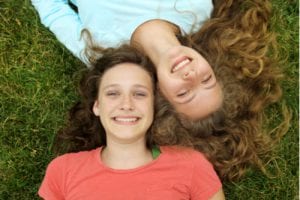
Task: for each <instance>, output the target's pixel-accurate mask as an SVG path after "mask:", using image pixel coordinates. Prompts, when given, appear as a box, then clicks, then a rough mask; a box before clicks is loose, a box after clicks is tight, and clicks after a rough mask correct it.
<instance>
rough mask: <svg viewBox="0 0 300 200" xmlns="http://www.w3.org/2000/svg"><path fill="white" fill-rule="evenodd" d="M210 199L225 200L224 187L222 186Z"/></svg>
mask: <svg viewBox="0 0 300 200" xmlns="http://www.w3.org/2000/svg"><path fill="white" fill-rule="evenodd" d="M209 200H225V195H224V192H223V189H222V188H221V189H220V190H219V191H218V192H217V193H216V194H214V196H212V197H211V198H210V199H209Z"/></svg>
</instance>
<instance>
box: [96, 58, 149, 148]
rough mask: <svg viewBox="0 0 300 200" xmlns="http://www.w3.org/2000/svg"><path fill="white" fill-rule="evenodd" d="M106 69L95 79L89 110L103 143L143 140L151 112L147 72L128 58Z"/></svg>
mask: <svg viewBox="0 0 300 200" xmlns="http://www.w3.org/2000/svg"><path fill="white" fill-rule="evenodd" d="M104 68H105V66H104ZM106 68H107V69H106V70H104V72H103V73H102V75H101V76H100V77H99V81H97V82H98V95H97V99H96V100H95V103H94V105H93V112H94V114H95V115H96V116H98V117H99V118H100V121H101V124H102V126H103V128H104V130H105V133H106V140H107V143H109V142H111V141H113V142H114V143H132V142H136V141H143V140H145V138H146V137H145V135H146V132H147V131H148V129H149V127H150V126H151V124H152V122H153V114H154V112H153V111H154V91H153V88H154V85H153V81H152V77H151V75H150V74H149V72H148V71H146V70H145V69H143V66H140V65H139V64H135V63H132V61H129V62H124V63H120V64H116V65H113V66H110V67H106Z"/></svg>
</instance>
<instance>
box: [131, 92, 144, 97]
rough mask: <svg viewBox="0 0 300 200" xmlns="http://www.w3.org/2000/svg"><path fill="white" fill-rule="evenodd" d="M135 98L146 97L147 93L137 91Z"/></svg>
mask: <svg viewBox="0 0 300 200" xmlns="http://www.w3.org/2000/svg"><path fill="white" fill-rule="evenodd" d="M133 96H135V97H146V96H147V93H146V92H143V91H137V92H134V93H133Z"/></svg>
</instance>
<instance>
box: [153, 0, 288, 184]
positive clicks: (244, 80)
mask: <svg viewBox="0 0 300 200" xmlns="http://www.w3.org/2000/svg"><path fill="white" fill-rule="evenodd" d="M214 4H215V5H214V6H215V7H214V10H213V13H212V17H211V19H209V20H208V21H206V22H205V23H204V24H203V26H202V27H201V29H200V30H199V31H198V32H196V33H194V34H187V35H178V38H179V40H180V41H181V43H182V44H183V45H186V46H189V47H192V48H194V49H196V50H197V51H198V52H199V53H200V54H201V55H203V56H204V57H205V58H206V59H207V61H208V62H209V63H210V65H211V66H212V68H213V70H214V73H215V75H216V77H217V80H218V81H219V83H220V84H221V86H222V91H223V98H224V99H223V104H222V106H221V108H220V109H219V110H217V111H216V112H214V113H213V114H211V115H210V116H208V117H206V118H204V119H200V120H198V121H191V120H188V119H187V118H186V117H185V116H184V115H181V114H178V113H176V112H175V110H174V109H173V108H172V106H171V105H170V103H169V102H168V101H166V99H165V98H164V97H163V95H162V94H161V95H159V96H158V103H157V105H159V108H158V110H159V111H158V113H157V119H156V121H155V124H154V126H155V128H156V129H157V130H156V131H155V132H154V133H155V134H154V136H153V137H154V141H156V143H158V144H180V145H186V146H191V147H194V148H195V149H197V150H199V151H201V152H203V153H204V154H205V155H206V156H207V158H208V159H209V160H210V161H211V162H212V163H213V165H214V167H215V169H216V171H217V172H218V174H219V176H220V178H221V179H222V180H229V181H233V180H237V179H239V178H241V177H242V176H243V175H244V174H245V172H246V171H247V169H249V168H250V167H257V168H259V169H260V170H262V172H264V173H265V174H267V171H266V168H265V166H266V164H267V163H268V162H269V161H270V160H272V149H273V147H274V144H275V143H276V142H278V140H279V139H280V137H282V135H284V134H285V133H286V132H287V129H288V127H289V121H290V114H289V112H288V110H287V108H286V107H285V106H284V104H278V105H279V106H280V105H281V107H282V109H281V111H280V112H281V113H279V115H280V114H281V115H282V116H281V117H282V118H283V120H282V122H281V123H279V124H277V125H274V124H270V123H269V119H268V117H269V116H270V115H266V108H268V107H270V105H272V104H275V103H276V102H280V99H281V96H282V89H281V87H280V79H282V78H283V73H282V70H281V68H280V62H279V61H280V58H279V56H278V54H277V46H276V38H275V36H274V33H272V32H271V31H270V30H269V29H270V27H269V20H270V17H271V5H270V3H269V1H266V0H227V1H223V0H220V1H214ZM195 109H201V105H199V107H198V108H195ZM273 122H274V120H273ZM270 127H271V128H270Z"/></svg>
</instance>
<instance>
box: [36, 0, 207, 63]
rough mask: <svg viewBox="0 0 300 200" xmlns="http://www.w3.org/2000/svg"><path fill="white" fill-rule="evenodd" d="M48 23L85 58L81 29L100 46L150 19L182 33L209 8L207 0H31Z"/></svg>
mask: <svg viewBox="0 0 300 200" xmlns="http://www.w3.org/2000/svg"><path fill="white" fill-rule="evenodd" d="M31 1H32V4H33V5H34V7H35V8H36V10H37V11H38V13H39V16H40V18H41V21H42V23H43V24H44V25H45V26H46V27H48V28H49V29H50V30H51V31H52V32H53V33H54V34H55V36H56V37H57V39H58V40H59V41H60V42H62V43H63V44H64V45H65V46H66V47H67V48H68V49H69V50H70V51H71V52H72V53H73V54H74V55H75V56H77V57H78V58H80V59H81V60H82V61H84V62H85V58H84V56H83V55H82V50H83V49H84V47H85V42H84V40H82V39H81V38H80V36H81V31H82V29H84V28H86V29H88V30H89V32H90V33H91V34H92V37H93V40H94V41H96V42H97V44H99V45H101V46H102V47H116V46H119V45H120V44H123V43H128V42H129V41H130V37H131V35H132V33H133V32H134V30H135V29H136V28H137V27H138V26H139V25H141V24H142V23H144V22H146V21H148V20H151V19H163V20H167V21H170V22H172V23H174V24H176V25H178V26H179V27H180V28H181V29H182V31H184V32H185V33H190V32H195V31H196V30H198V29H199V28H200V26H201V24H202V23H203V21H205V20H206V19H208V18H209V17H210V14H211V11H212V9H213V5H212V1H211V0H142V1H137V0H71V2H72V3H73V4H74V5H75V6H77V8H78V13H76V12H74V10H72V8H71V7H70V5H69V4H68V1H67V0H31Z"/></svg>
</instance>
